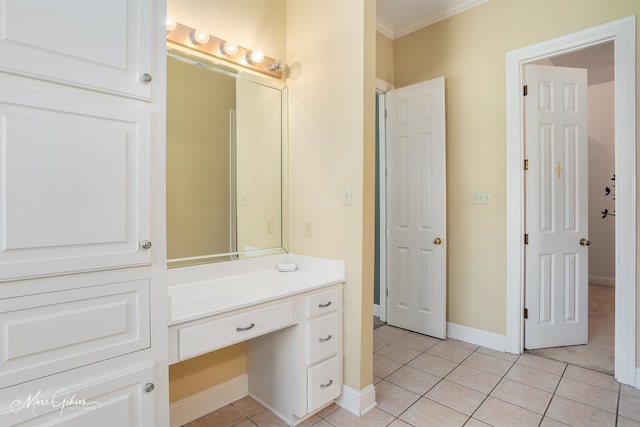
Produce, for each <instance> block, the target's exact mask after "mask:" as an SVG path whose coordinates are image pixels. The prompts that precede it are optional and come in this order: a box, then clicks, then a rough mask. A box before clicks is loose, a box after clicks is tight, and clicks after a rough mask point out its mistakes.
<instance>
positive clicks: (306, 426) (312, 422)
mask: <svg viewBox="0 0 640 427" xmlns="http://www.w3.org/2000/svg"><path fill="white" fill-rule="evenodd" d="M320 421H323V422H325V423H326V421H324V420H323V419H321V418H320V417H319V416H317V415H314V416H312V417H309V418H307V419H306V420H304V421H303V422H301V423H300V424H297V425H296V427H311V426H316V427H319V425H318V423H319V422H320ZM327 424H328V425H331V424H329V423H327ZM234 427H235V426H234Z"/></svg>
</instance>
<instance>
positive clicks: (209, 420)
mask: <svg viewBox="0 0 640 427" xmlns="http://www.w3.org/2000/svg"><path fill="white" fill-rule="evenodd" d="M245 418H246V417H245V416H244V415H243V414H242V413H241V412H240V411H239V410H238V409H236V408H234V407H233V406H232V405H226V406H223V407H222V408H220V409H218V410H217V411H215V412H212V413H210V414H207V415H205V416H204V417H201V418H198V419H197V420H194V421H192V422H190V423H188V424H185V427H209V426H220V427H228V426H232V425H234V424H238V423H239V422H241V421H242V420H244V419H245Z"/></svg>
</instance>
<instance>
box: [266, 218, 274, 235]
mask: <svg viewBox="0 0 640 427" xmlns="http://www.w3.org/2000/svg"><path fill="white" fill-rule="evenodd" d="M267 233H269V234H271V233H273V218H271V217H270V216H268V217H267Z"/></svg>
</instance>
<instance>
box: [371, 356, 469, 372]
mask: <svg viewBox="0 0 640 427" xmlns="http://www.w3.org/2000/svg"><path fill="white" fill-rule="evenodd" d="M374 362H375V360H374ZM408 365H409V366H411V367H413V368H416V369H420V370H421V371H424V372H428V373H430V374H433V375H436V376H438V377H440V378H442V377H444V376H446V375H447V374H448V373H449V372H451V371H452V370H453V369H454V368H455V367H456V366H458V364H457V363H455V362H452V361H451V360H447V359H443V358H442V357H438V356H433V355H431V354H429V353H423V354H421V355H420V356H418V357H416V358H415V359H413V360H412V361H411V362H409V363H408ZM374 366H375V365H374Z"/></svg>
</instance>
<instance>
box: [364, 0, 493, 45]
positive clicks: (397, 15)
mask: <svg viewBox="0 0 640 427" xmlns="http://www.w3.org/2000/svg"><path fill="white" fill-rule="evenodd" d="M487 1H488V0H376V8H377V13H376V14H377V17H378V31H380V32H381V33H382V34H384V35H385V36H387V37H389V38H390V39H392V40H394V39H397V38H398V37H402V36H404V35H406V34H409V33H411V32H413V31H416V30H419V29H420V28H423V27H426V26H428V25H431V24H433V23H436V22H438V21H442V20H443V19H447V18H449V17H451V16H453V15H455V14H458V13H461V12H464V11H465V10H468V9H471V8H472V7H475V6H478V5H480V4H482V3H485V2H487Z"/></svg>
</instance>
